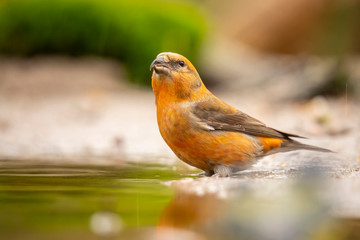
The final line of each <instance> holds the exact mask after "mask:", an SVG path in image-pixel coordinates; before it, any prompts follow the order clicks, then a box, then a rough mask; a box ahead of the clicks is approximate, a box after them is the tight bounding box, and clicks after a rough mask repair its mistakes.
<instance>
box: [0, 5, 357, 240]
mask: <svg viewBox="0 0 360 240" xmlns="http://www.w3.org/2000/svg"><path fill="white" fill-rule="evenodd" d="M164 51H170V52H177V53H180V54H182V55H184V56H186V57H187V58H188V59H189V60H190V61H191V62H192V63H193V64H194V65H195V67H196V68H197V70H198V71H199V73H200V76H201V77H202V79H203V81H204V83H205V85H206V86H207V87H208V88H209V89H210V90H211V91H212V92H213V93H214V94H215V95H217V96H218V97H220V98H221V99H223V100H225V101H226V102H228V103H229V104H231V105H232V106H234V107H236V108H238V109H240V110H242V111H244V112H246V113H247V114H249V115H251V116H253V117H255V118H257V119H259V120H261V121H263V122H265V123H266V124H267V125H269V126H271V127H274V128H277V129H280V130H283V131H285V132H292V133H295V134H299V135H301V136H305V137H307V138H309V139H304V141H303V142H306V143H309V144H314V145H318V146H321V147H326V148H329V149H332V150H333V151H336V152H337V154H336V156H335V155H332V156H329V155H316V154H314V153H303V152H300V153H297V152H296V153H289V154H280V155H276V156H275V155H274V156H271V157H268V158H265V159H264V160H263V161H260V162H259V163H258V164H257V165H256V166H254V167H253V169H252V170H251V171H265V172H266V171H267V172H266V173H264V172H262V173H261V174H260V175H258V174H255V175H252V174H250V176H248V175H246V174H245V179H247V178H248V179H250V182H251V179H253V178H256V179H258V180H259V179H260V180H259V181H260V182H261V180H264V179H267V178H269V176H270V178H271V179H272V181H271V182H273V183H274V184H275V186H276V185H277V184H278V183H277V181H276V180H274V179H278V178H282V179H287V178H289V177H291V176H292V172H291V171H290V170H291V169H299V167H300V166H301V167H303V166H310V165H311V166H312V165H313V164H314V159H315V160H316V163H321V164H322V165H325V166H326V167H328V168H329V169H330V168H331V171H330V170H329V169H328V172H329V173H330V175H331V176H332V177H335V178H340V179H342V180H344V179H345V180H344V182H341V184H340V186H341V187H339V188H336V189H337V190H339V189H342V191H343V192H342V193H341V194H340V195H342V196H343V197H344V198H345V196H346V199H347V200H344V198H335V200H334V202H336V203H337V204H338V205H336V206H337V207H335V209H336V211H337V214H338V215H337V216H341V217H343V218H346V219H351V220H349V222H351V224H350V228H352V227H353V228H354V229H355V228H356V227H357V226H359V221H358V220H357V219H358V218H359V217H360V206H359V205H358V202H359V201H358V199H360V193H359V192H358V190H355V189H357V188H356V186H359V183H360V182H359V162H360V117H359V116H360V108H359V104H360V103H359V100H360V1H358V0H292V1H287V0H268V1H261V0H251V1H250V0H241V1H238V0H223V1H215V0H187V1H177V0H103V1H96V0H53V1H46V0H0V167H1V169H0V180H2V182H3V184H2V185H1V184H0V189H1V190H2V191H1V192H0V195H1V197H2V198H1V199H3V200H2V203H1V202H0V214H1V215H2V216H12V218H10V220H9V218H7V217H0V231H2V232H4V229H8V231H7V232H6V233H7V234H10V232H11V231H13V232H11V234H12V235H11V234H10V235H9V236H12V237H17V238H18V239H24V236H25V235H26V234H27V233H32V234H33V233H34V232H42V230H44V229H47V231H48V232H47V233H46V234H49V235H46V234H45V235H31V234H30V235H27V239H41V237H42V238H43V239H47V238H48V237H49V236H52V234H51V233H52V232H51V231H54V229H59V228H61V226H63V227H65V226H66V228H67V229H69V228H70V229H72V230H71V231H73V232H71V231H65V232H61V231H59V232H61V234H62V235H61V234H60V235H59V236H60V237H59V239H65V238H69V237H70V238H73V237H74V236H78V239H81V238H85V239H92V238H95V237H96V236H98V237H99V236H100V237H105V238H107V239H108V238H109V236H110V237H113V236H118V235H117V234H118V233H119V232H121V231H122V229H124V228H125V229H127V228H126V227H125V226H130V227H135V226H154V225H156V224H157V221H159V225H160V226H161V225H165V226H166V225H169V223H170V225H171V226H173V225H174V224H175V225H179V226H180V229H183V230H184V229H187V230H188V228H187V227H188V226H190V225H191V224H192V223H191V221H190V220H194V217H195V219H200V225H196V226H198V227H199V226H200V230H199V231H195V232H196V234H195V235H194V233H193V232H187V230H186V231H185V232H184V231H181V232H179V231H177V232H176V234H179V236H181V238H183V237H186V238H187V239H207V238H208V237H209V236H213V237H214V238H215V239H217V238H218V239H221V237H220V236H218V235H216V234H212V233H211V231H210V235H209V231H208V230H209V226H208V225H207V224H210V225H211V224H218V222H217V221H212V222H210V223H208V222H205V223H204V221H203V219H207V218H211V217H213V216H217V217H219V216H220V217H221V219H222V218H224V219H225V220H224V221H225V222H229V224H228V225H227V226H225V225H221V224H220V225H219V228H220V231H219V232H220V233H223V234H224V235H223V236H229V239H231V237H233V238H234V239H237V237H236V236H239V235H237V232H233V231H232V229H228V226H237V227H240V228H245V229H248V227H249V226H248V225H246V224H245V225H244V222H242V221H243V220H244V219H241V217H238V216H237V217H235V218H233V216H232V214H231V211H232V210H234V209H235V210H236V209H237V208H236V207H235V206H234V203H235V202H236V201H235V200H239V199H240V200H241V201H244V199H245V201H246V200H249V199H250V200H251V199H253V198H254V196H253V195H252V192H251V193H250V194H249V195H241V194H240V195H241V196H240V197H239V191H238V189H237V190H236V191H234V190H233V188H228V187H225V190H224V189H223V190H224V191H225V193H224V194H225V195H226V196H227V195H231V194H230V193H232V194H233V195H235V196H236V197H235V198H232V200H228V201H230V204H228V202H226V204H227V205H228V206H230V207H227V208H226V211H225V213H224V212H222V213H221V215H216V214H215V215H212V214H209V213H208V212H206V211H205V212H201V213H199V214H200V215H201V216H200V217H199V218H197V217H196V216H195V215H196V214H195V215H193V214H192V213H191V214H190V215H186V214H188V213H186V212H185V213H184V214H185V215H184V216H183V217H184V219H185V220H184V221H183V222H180V223H179V222H177V220H176V219H175V220H174V219H173V218H174V216H175V218H176V216H178V214H181V213H179V212H182V211H178V212H177V211H176V210H174V209H177V208H178V206H180V207H179V208H180V209H182V207H184V206H185V207H186V208H187V207H188V206H191V204H193V205H194V206H193V207H192V208H191V209H198V208H199V207H198V205H197V203H199V204H200V206H201V203H202V202H203V201H204V198H203V197H200V198H199V194H198V192H199V191H200V192H201V193H202V194H204V193H203V192H204V189H208V188H209V189H214V187H213V188H211V186H212V185H210V187H209V186H208V185H207V184H205V185H206V186H204V185H203V184H202V183H201V184H200V186H199V184H197V183H193V184H190V185H189V186H188V185H186V186H188V187H189V188H190V189H192V188H195V189H197V190H198V191H195V192H196V194H195V196H193V195H191V194H190V195H189V193H188V192H186V191H185V193H184V187H183V186H184V185H182V184H180V187H179V186H178V185H177V184H175V186H176V187H175V190H173V189H172V188H169V187H168V186H166V187H165V186H163V185H162V184H161V186H160V185H159V184H160V183H162V182H163V181H165V180H172V179H177V178H178V179H180V178H182V177H183V175H181V174H184V172H191V173H194V172H195V173H197V170H194V169H192V168H190V167H188V166H186V165H184V164H182V163H180V162H179V160H177V159H176V157H175V155H174V154H173V153H172V152H171V150H170V149H169V148H168V147H167V146H166V144H165V142H164V141H163V140H162V138H161V136H160V134H159V131H158V128H157V123H156V108H155V103H154V96H153V93H152V90H151V72H150V71H149V66H150V63H151V62H152V61H153V60H154V59H155V57H156V55H157V54H158V53H160V52H164ZM128 164H130V167H129V166H128ZM149 164H150V165H149ZM152 164H155V165H152ZM125 165H126V166H127V167H124V166H125ZM44 166H45V167H44ZM59 166H60V167H59ZM79 166H80V167H79ZM84 166H86V167H84ZM164 166H165V167H164ZM112 167H113V168H112ZM164 168H165V170H164ZM284 168H285V169H287V170H289V171H290V172H289V171H287V170H286V171H284V172H280V173H279V172H273V170H274V169H284ZM186 176H187V177H189V176H188V175H186ZM279 176H280V177H279ZM119 177H120V179H119ZM190 177H191V178H193V177H194V176H190ZM124 179H125V182H127V184H124V183H123V182H124V181H123V180H124ZM139 179H140V180H139ZM0 182H1V181H0ZM138 184H140V185H138ZM186 184H187V183H186ZM210 184H215V189H217V188H218V187H219V186H220V188H221V186H222V185H221V184H223V183H221V184H220V185H219V184H218V183H216V182H215V183H213V182H210ZM242 184H243V185H241V184H240V185H241V186H243V187H244V188H245V189H246V188H248V187H249V186H248V184H249V182H247V181H242ZM170 185H172V184H170ZM225 185H226V184H225ZM270 185H271V184H270ZM295 185H296V183H295ZM310 185H311V184H310ZM84 186H85V190H84V188H83V187H84ZM191 186H193V187H191ZM231 186H233V185H231ZM296 186H297V185H296ZM343 186H347V187H348V188H346V187H345V188H344V187H343ZM115 188H116V189H117V190H116V191H113V190H114V189H115ZM262 188H263V186H262V185H260V186H256V187H254V189H255V190H254V189H253V191H254V194H255V195H256V193H258V191H260V192H261V191H262ZM275 188H276V187H274V185H271V187H270V189H275ZM52 189H58V190H59V191H60V193H59V194H55V193H52V192H51V193H50V192H48V191H50V190H51V191H52ZM179 189H180V190H179ZM199 189H200V190H199ZM201 189H202V190H201ZM295 189H296V188H295ZM300 189H302V188H300ZM61 191H62V192H61ZM209 191H210V195H211V194H213V192H212V191H211V190H209ZM24 192H27V193H29V194H28V195H27V194H25V195H24V194H23V193H24ZM174 192H175V194H174ZM205 192H206V191H205ZM240 192H241V193H242V192H243V191H242V190H241V191H240ZM77 194H78V195H77ZM269 194H270V195H271V194H272V192H271V190H270V191H269ZM288 194H290V195H291V194H293V192H290V193H289V192H288ZM296 194H298V192H296V190H295V193H294V195H291V196H295V195H296ZM353 194H354V195H353ZM100 195H101V196H104V195H105V197H100ZM200 195H201V194H200ZM205 195H206V194H205ZM305 195H306V196H307V197H305V199H307V200H309V199H310V200H309V201H313V195H311V194H310V195H308V194H305ZM139 196H140V197H139ZM179 196H180V197H179ZM201 196H202V195H201ZM296 196H297V195H296ZM309 196H310V197H309ZM257 197H258V196H255V199H257ZM85 199H86V200H85ZM139 199H140V200H139ZM141 199H142V200H141ZM170 199H172V200H171V201H170ZM179 199H185V203H184V201H182V200H180V201H179ZM189 199H190V200H189ZM205 199H206V201H205V204H207V205H208V206H207V205H206V206H207V207H206V208H208V209H212V208H214V206H217V205H221V204H222V202H223V201H222V200H218V199H217V198H216V197H215V200H214V197H213V196H210V197H206V198H205ZM234 199H235V200H234ZM240 200H239V201H240ZM250 200H249V201H250ZM307 200H306V201H304V202H305V203H306V202H307ZM271 201H274V199H272V200H271ZM42 203H44V204H45V206H46V209H45V210H44V208H43V207H41V206H42V205H41V204H42ZM312 203H313V202H312ZM167 204H169V205H168V206H167V207H166V208H165V206H166V205H167ZM292 204H293V203H286V204H284V206H285V205H286V206H288V209H291V208H292V207H293V205H292ZM19 206H22V208H19ZM69 206H70V207H69ZM80 206H82V207H80ZM127 206H130V207H129V208H127ZM139 206H140V207H139ZM173 206H175V207H173ZM311 206H315V208H318V207H319V208H321V207H324V208H326V207H327V206H328V205H327V203H326V204H325V203H324V202H322V201H320V203H316V204H313V205H311ZM254 208H256V207H254ZM6 209H7V210H6ZM21 209H26V210H25V213H22V212H21V211H20V210H21ZM235 210H234V211H235ZM238 210H239V209H238ZM267 210H269V209H267ZM62 211H63V212H65V215H64V214H63V215H62V214H60V212H62ZM72 211H73V212H72ZM162 211H163V213H161V212H162ZM192 211H195V210H192ZM236 211H237V210H236ZM239 211H240V210H239ZM241 211H243V209H241ZM272 211H273V210H270V212H272ZM14 212H15V214H13V213H14ZM39 212H40V213H42V214H40V215H37V213H39ZM135 212H136V213H137V215H134V213H135ZM190 212H191V211H190ZM276 212H277V213H279V212H281V211H276ZM310 212H311V211H310ZM325 212H326V211H325ZM50 213H51V214H55V215H54V216H57V217H56V220H53V221H49V219H48V214H50ZM119 213H121V214H120V217H119V215H117V214H119ZM139 213H140V215H139ZM316 213H317V214H318V215H316V214H315V215H316V216H320V219H323V220H324V219H325V220H324V221H323V222H324V224H325V226H327V227H325V228H324V229H325V230H324V229H323V228H322V227H321V228H319V229H320V230H321V231H320V230H319V229H317V230H314V232H317V231H320V232H322V231H323V230H324V232H325V233H326V234H320V235H319V236H320V237H318V238H314V239H329V238H328V237H329V236H331V235H332V234H333V232H328V231H327V230H328V229H329V228H331V227H329V226H333V225H326V223H327V220H328V215H327V214H323V213H324V212H323V211H322V210H319V211H318V212H316ZM51 214H50V215H51ZM57 214H58V215H57ZM114 214H115V215H114ZM208 214H209V215H208ZM256 214H257V213H255V216H256V217H255V218H254V219H257V220H256V221H255V220H254V221H255V222H257V221H261V220H260V219H262V220H264V219H267V218H262V217H261V216H259V215H256ZM270 215H271V214H270ZM295 215H296V216H297V217H298V218H296V217H295V218H296V219H298V220H299V222H301V220H304V219H308V218H312V217H313V215H311V216H310V215H306V214H300V213H295ZM305 215H306V216H305ZM315 215H314V216H315ZM34 216H37V217H34ZM139 216H140V217H139ZM160 216H161V217H160ZM246 216H247V215H246ZM271 216H274V215H271ZM283 217H285V218H283ZM287 217H289V216H287V215H286V216H283V215H281V214H280V216H278V218H277V219H282V220H281V221H284V222H286V221H287V220H286V219H287ZM70 219H73V222H71V221H70ZM89 219H91V220H89ZM94 219H95V220H94ZM159 219H160V220H159ZM169 219H170V220H169ZM181 219H182V218H181ZM245 219H246V218H245ZM284 219H285V220H284ZM312 219H313V220H314V219H315V220H316V219H317V218H312ZM353 219H355V220H354V221H352V220H353ZM33 220H35V221H33ZM89 221H90V222H91V223H90V227H88V225H87V224H88V222H89ZM169 221H170V222H169ZM173 221H175V222H173ZM233 221H235V223H234V222H233ZM244 221H245V220H244ZM270 221H271V220H270ZM281 221H280V222H281ZM304 221H305V220H304ZM104 222H105V223H104ZM245 222H246V221H245ZM310 222H311V221H310ZM47 224H48V225H49V226H51V227H49V226H48V225H47ZM101 224H104V225H101ZM197 224H199V222H197ZM232 224H233V225H232ZM85 225H86V227H84V226H85ZM280 225H281V224H280ZM1 226H3V227H2V228H1ZM22 226H27V227H28V228H27V230H28V232H26V231H25V232H23V234H24V235H22V232H21V231H18V230H19V228H20V229H21V228H22ZM42 226H47V227H49V228H47V227H45V228H44V229H43V228H42ZM59 226H60V227H59ZM99 226H100V227H99ZM104 226H105V227H104ZM183 226H187V227H183ZM191 226H192V225H191ZM321 226H323V225H321ZM337 226H338V225H337ZM354 226H355V227H354ZM316 227H317V226H314V228H316ZM85 228H86V229H87V230H86V231H90V230H89V229H91V231H92V232H93V233H94V234H95V235H87V234H88V232H86V231H85V230H83V229H85ZM34 229H35V230H34ZM49 229H51V230H49ZM74 229H75V230H74ZM79 229H80V230H79ZM104 229H105V230H104ZM106 229H107V230H106ZM109 229H110V230H109ZM198 229H199V228H198ZM251 229H253V228H251ZM289 229H290V230H294V231H298V229H297V228H292V227H291V226H290V227H289ZM339 229H340V230H339V231H337V230H336V232H337V233H336V234H335V235H333V236H335V238H333V239H353V238H352V237H354V236H355V237H359V235H358V234H359V233H358V232H356V231H354V232H352V233H351V234H348V232H347V228H345V230H344V229H343V228H342V227H339ZM78 230H79V231H78ZM262 230H263V232H262ZM268 230H269V229H267V230H266V229H265V230H264V229H263V228H261V229H260V230H259V229H257V228H254V229H253V230H252V231H251V232H250V233H246V234H250V235H241V236H242V237H243V238H244V239H251V237H253V239H264V236H269V235H271V234H272V233H271V232H269V231H268ZM84 231H85V232H84ZM104 232H105V233H104ZM150 232H151V234H154V233H153V232H152V231H150ZM256 232H260V233H261V234H263V235H261V234H260V235H251V234H254V233H256ZM290 232H292V231H290ZM198 233H199V234H198ZM137 234H138V233H136V234H135V235H133V233H130V234H129V236H128V235H126V236H127V237H125V238H128V239H139V238H140V239H142V238H143V239H150V237H149V236H150V235H147V234H148V232H147V230H146V231H143V232H141V234H145V235H146V236H147V237H143V236H142V235H141V236H140V235H137ZM168 234H171V235H168ZM189 234H190V235H189ZM234 234H235V235H234ZM277 234H278V235H276V234H275V235H274V236H285V237H284V238H282V239H292V238H291V237H286V236H288V235H286V234H289V232H286V233H285V232H283V231H278V232H277ZM356 234H357V235H356ZM84 236H86V237H84ZM151 236H152V235H151ZM169 236H171V237H174V235H172V233H169V232H167V231H165V234H164V236H163V238H164V239H170V238H169ZM297 236H298V238H299V239H303V238H307V237H304V236H305V235H301V234H300V235H297ZM306 236H307V235H306ZM316 236H318V235H316ZM349 236H350V237H349ZM39 237H40V238H39ZM123 237H124V236H123ZM0 238H1V237H0ZM151 238H155V239H158V236H156V237H154V236H152V237H151ZM12 239H14V238H12ZM269 239H271V238H269ZM274 239H281V237H277V238H274Z"/></svg>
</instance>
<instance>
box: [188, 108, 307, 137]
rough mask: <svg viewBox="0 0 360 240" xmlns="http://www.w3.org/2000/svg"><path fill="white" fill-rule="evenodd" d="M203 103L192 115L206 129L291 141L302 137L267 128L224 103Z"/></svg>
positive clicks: (194, 109)
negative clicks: (293, 138)
mask: <svg viewBox="0 0 360 240" xmlns="http://www.w3.org/2000/svg"><path fill="white" fill-rule="evenodd" d="M216 103H217V104H214V102H213V101H202V102H198V103H196V104H195V105H194V106H193V108H192V113H193V114H194V115H195V117H196V118H197V119H198V121H199V122H200V123H202V124H205V125H206V127H205V128H204V129H209V130H213V131H230V132H241V133H245V134H249V135H253V136H258V137H268V138H279V139H289V138H290V137H298V138H302V137H301V136H298V135H295V134H290V133H285V132H281V131H278V130H276V129H273V128H270V127H267V126H266V125H265V124H264V123H262V122H260V121H259V120H257V119H255V118H252V117H250V116H249V115H247V114H245V113H243V112H241V111H238V110H236V109H233V108H232V107H230V106H229V105H227V104H226V103H223V102H216Z"/></svg>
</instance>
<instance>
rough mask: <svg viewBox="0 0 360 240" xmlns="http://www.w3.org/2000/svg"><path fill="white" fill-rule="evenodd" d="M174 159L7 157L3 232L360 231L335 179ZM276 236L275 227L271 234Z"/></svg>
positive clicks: (11, 235) (88, 235)
mask: <svg viewBox="0 0 360 240" xmlns="http://www.w3.org/2000/svg"><path fill="white" fill-rule="evenodd" d="M198 172H199V171H195V170H190V169H188V168H186V169H182V168H179V167H173V166H171V165H162V164H145V163H122V164H119V165H116V166H94V165H91V166H85V165H64V164H61V165H60V164H57V165H56V164H49V163H46V164H44V163H39V162H29V161H26V162H24V161H0V239H12V240H13V239H15V240H16V239H30V240H32V239H36V240H39V239H40V240H41V239H66V240H69V239H90V240H91V239H150V240H151V239H157V240H158V239H357V238H359V237H360V232H359V230H358V229H359V227H360V221H359V220H358V218H350V217H346V216H345V217H342V218H337V217H334V216H333V215H332V214H331V209H332V208H333V206H332V205H331V201H329V197H328V193H327V194H323V193H322V190H324V189H326V184H323V181H322V180H318V178H317V177H314V178H313V177H309V176H308V177H306V178H296V177H295V176H294V174H295V173H294V172H293V171H290V172H288V171H278V170H273V171H263V172H253V171H251V170H250V171H245V172H243V173H242V174H239V175H238V176H237V177H233V178H207V177H201V176H198V175H196V173H198ZM269 236H271V237H269Z"/></svg>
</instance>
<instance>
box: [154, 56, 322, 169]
mask: <svg viewBox="0 0 360 240" xmlns="http://www.w3.org/2000/svg"><path fill="white" fill-rule="evenodd" d="M152 69H154V71H153V74H152V88H153V91H154V94H155V102H156V109H157V122H158V126H159V130H160V133H161V136H162V137H163V139H164V140H165V142H166V143H167V144H168V146H169V147H170V148H171V149H172V151H173V152H174V153H175V154H176V156H177V157H178V158H179V159H181V160H182V161H184V162H185V163H187V164H190V165H191V166H194V167H196V168H200V169H202V170H204V171H205V174H206V175H207V176H211V175H213V174H216V175H218V176H229V175H231V174H232V173H233V172H235V171H239V170H242V169H244V168H246V167H248V166H249V165H251V164H252V163H254V162H255V161H256V160H257V159H259V158H261V157H263V156H266V155H269V154H272V153H277V152H286V151H292V150H299V149H306V150H315V151H323V152H329V150H327V149H323V148H319V147H315V146H311V145H306V144H303V143H300V142H298V141H295V140H293V139H292V138H297V137H300V136H298V135H295V134H290V133H285V132H282V131H279V130H276V129H274V128H271V127H267V126H266V125H265V124H264V123H262V122H260V121H259V120H256V119H255V118H252V117H250V116H249V115H247V114H245V113H243V112H241V111H239V110H237V109H235V108H234V107H232V106H230V105H228V104H227V103H225V102H223V101H222V100H220V99H219V98H217V97H216V96H214V95H213V94H212V93H211V92H210V91H209V90H208V89H207V88H206V87H205V85H204V83H203V82H202V80H201V78H200V76H199V74H198V72H197V71H196V69H195V67H194V66H193V65H192V63H191V62H190V61H189V60H188V59H186V58H185V57H184V56H181V55H179V54H176V53H171V52H164V53H160V54H159V55H158V56H157V57H156V59H155V60H154V61H153V62H152V63H151V66H150V70H152Z"/></svg>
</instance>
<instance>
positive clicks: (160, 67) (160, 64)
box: [150, 56, 169, 73]
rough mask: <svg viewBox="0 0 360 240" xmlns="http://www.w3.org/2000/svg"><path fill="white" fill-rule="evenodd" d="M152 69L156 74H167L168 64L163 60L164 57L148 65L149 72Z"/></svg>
mask: <svg viewBox="0 0 360 240" xmlns="http://www.w3.org/2000/svg"><path fill="white" fill-rule="evenodd" d="M152 69H154V70H155V72H156V73H166V72H169V67H168V63H167V62H166V61H165V60H164V57H163V56H161V57H157V58H156V59H155V60H154V61H153V62H152V63H151V65H150V71H151V70H152Z"/></svg>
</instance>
